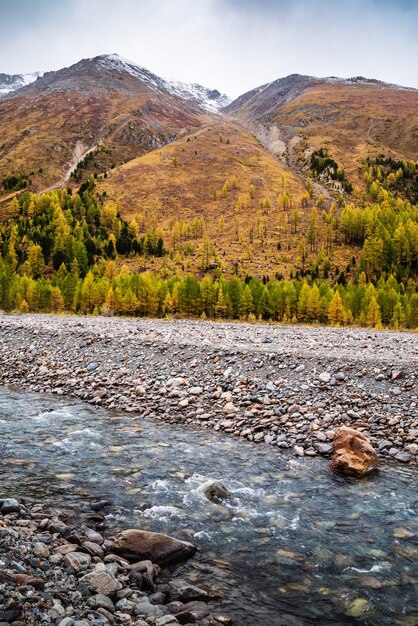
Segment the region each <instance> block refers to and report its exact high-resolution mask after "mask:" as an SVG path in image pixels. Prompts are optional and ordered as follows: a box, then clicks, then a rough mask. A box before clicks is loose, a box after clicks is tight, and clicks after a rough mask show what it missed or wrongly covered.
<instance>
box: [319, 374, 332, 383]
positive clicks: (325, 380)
mask: <svg viewBox="0 0 418 626" xmlns="http://www.w3.org/2000/svg"><path fill="white" fill-rule="evenodd" d="M318 378H319V380H320V381H321V383H329V381H330V380H331V374H328V372H322V373H321V374H319V376H318Z"/></svg>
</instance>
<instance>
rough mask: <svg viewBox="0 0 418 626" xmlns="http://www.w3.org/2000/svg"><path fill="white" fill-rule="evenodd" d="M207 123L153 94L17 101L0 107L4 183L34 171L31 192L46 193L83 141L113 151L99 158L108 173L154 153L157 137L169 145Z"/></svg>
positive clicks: (27, 97)
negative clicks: (12, 175)
mask: <svg viewBox="0 0 418 626" xmlns="http://www.w3.org/2000/svg"><path fill="white" fill-rule="evenodd" d="M204 120H205V116H204V115H201V114H199V113H198V112H197V111H196V109H194V110H192V109H191V108H187V107H182V106H180V105H179V103H178V102H176V101H175V99H174V98H170V97H168V99H167V101H166V102H164V101H161V99H160V100H158V99H157V98H156V97H155V96H154V97H150V95H149V93H138V94H135V95H134V96H132V97H131V98H127V97H126V96H123V95H122V94H120V93H117V92H115V91H108V92H107V93H97V94H96V95H92V94H82V93H78V92H71V93H68V92H61V93H54V94H51V95H42V96H33V95H25V96H20V97H16V98H13V99H11V100H6V101H4V102H2V103H0V131H1V143H0V180H2V179H3V177H4V176H5V175H6V174H7V173H9V172H13V173H18V172H20V171H22V172H24V173H25V174H27V175H28V174H29V172H31V171H34V175H32V176H31V177H30V178H31V180H32V186H31V188H32V189H33V190H35V191H41V190H43V189H45V188H47V187H49V186H50V185H52V184H54V183H56V182H58V181H59V180H61V179H62V177H63V175H64V173H65V172H66V170H67V169H68V166H69V163H70V162H71V159H72V156H73V150H74V148H75V145H76V143H77V142H78V141H81V142H82V143H83V144H84V146H85V147H86V149H87V148H90V147H92V146H94V145H96V144H98V143H99V142H100V141H103V142H105V144H106V146H107V147H108V148H109V149H110V151H109V152H107V153H105V154H101V155H100V160H99V166H100V169H107V168H109V167H110V166H111V165H112V164H120V163H123V162H125V161H126V160H127V159H129V158H133V157H136V156H138V155H139V154H143V153H144V152H146V151H147V150H149V149H150V148H152V139H153V136H156V137H157V141H160V142H161V143H165V141H167V140H168V139H169V137H170V135H173V134H177V133H179V132H180V133H181V132H184V131H185V129H186V128H188V129H190V128H193V127H198V126H200V125H201V124H202V123H203V122H204ZM40 168H42V169H43V172H42V173H40V172H39V169H40ZM99 171H100V170H99ZM3 195H6V194H3Z"/></svg>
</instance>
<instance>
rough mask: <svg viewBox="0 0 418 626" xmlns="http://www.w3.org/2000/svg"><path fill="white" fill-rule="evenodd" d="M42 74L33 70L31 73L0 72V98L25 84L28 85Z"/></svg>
mask: <svg viewBox="0 0 418 626" xmlns="http://www.w3.org/2000/svg"><path fill="white" fill-rule="evenodd" d="M40 76H42V72H34V73H33V74H2V73H0V98H1V97H2V96H5V95H6V94H8V93H10V92H11V91H16V90H17V89H20V88H21V87H25V85H30V83H33V82H34V81H35V80H36V79H37V78H39V77H40Z"/></svg>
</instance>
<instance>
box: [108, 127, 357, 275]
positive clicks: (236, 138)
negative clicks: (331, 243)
mask: <svg viewBox="0 0 418 626" xmlns="http://www.w3.org/2000/svg"><path fill="white" fill-rule="evenodd" d="M220 137H222V138H223V141H222V142H221V141H220ZM227 141H229V143H227ZM174 160H176V161H174ZM175 163H177V165H176V164H175ZM233 177H236V179H237V188H236V189H231V190H230V191H228V192H227V194H226V197H222V194H221V190H222V187H223V185H224V182H225V180H226V179H229V180H230V181H231V180H232V179H233ZM251 183H255V195H254V198H253V199H252V200H251V203H250V206H249V207H248V208H247V209H243V210H241V211H239V210H238V209H237V200H238V198H239V196H245V195H246V194H247V193H248V191H249V189H250V185H251ZM283 184H284V186H283ZM283 189H287V190H289V192H290V193H292V195H293V198H294V200H293V202H294V205H295V206H297V207H298V208H299V210H300V211H301V212H302V219H301V222H300V224H299V227H298V231H297V233H296V234H294V233H292V232H291V227H290V222H288V225H287V226H286V218H288V219H289V217H290V211H283V209H281V208H279V207H278V205H277V196H278V194H279V193H281V192H282V191H283ZM214 190H216V191H217V198H216V199H214V196H213V192H214ZM99 191H100V192H103V191H106V193H107V194H108V196H109V197H110V198H111V199H112V200H115V201H116V202H117V203H118V205H119V206H120V208H121V210H122V214H123V216H124V217H125V218H126V219H128V220H129V219H132V218H134V217H135V218H136V219H137V221H138V223H139V224H142V225H143V228H142V230H143V231H144V230H145V229H146V228H150V227H152V226H153V225H159V226H160V227H162V229H163V232H164V241H165V242H166V244H168V246H170V247H172V245H173V244H172V243H170V231H171V228H172V226H173V223H174V222H175V221H176V220H182V221H187V222H189V223H190V222H191V221H192V220H193V219H194V218H196V217H200V216H201V217H203V219H204V221H205V232H204V237H205V238H207V239H209V240H210V241H211V242H213V243H214V244H215V245H216V250H217V253H218V255H219V259H220V261H221V262H222V266H223V267H224V269H225V270H226V272H227V274H230V273H231V272H232V271H233V265H232V263H233V262H238V263H239V266H238V267H239V274H240V275H241V276H245V275H246V274H251V275H254V274H259V275H261V276H262V275H264V274H269V275H270V277H271V278H272V277H273V276H274V274H275V273H276V272H280V273H283V274H284V275H287V276H288V275H289V273H290V270H291V269H294V266H295V265H300V258H299V252H298V241H297V240H298V239H299V238H300V236H301V235H302V234H303V233H304V232H306V228H307V217H308V214H309V212H310V207H308V208H307V209H303V210H302V209H301V208H300V207H301V204H300V197H301V194H302V193H303V192H304V181H303V179H302V178H301V177H298V176H297V175H295V174H294V173H293V172H291V171H290V170H289V169H287V168H286V167H284V166H283V165H282V164H280V162H279V161H278V160H277V159H276V158H275V157H273V156H271V155H270V154H269V153H267V152H266V151H265V149H264V148H263V147H262V146H261V145H260V144H259V143H258V142H257V140H256V139H255V138H254V137H253V136H252V135H250V134H248V133H246V132H245V131H243V130H242V129H241V128H239V127H238V126H236V125H233V124H230V123H227V122H218V123H214V124H212V125H210V126H207V127H204V128H203V129H201V130H200V131H198V132H197V133H196V134H195V135H190V136H189V138H187V137H185V138H183V139H181V140H178V141H176V142H175V143H173V144H170V145H168V146H166V147H164V148H163V149H159V150H155V151H153V152H151V153H149V154H146V155H144V156H142V157H140V158H137V159H135V160H133V161H130V162H128V163H126V164H125V165H122V166H121V167H119V168H117V169H115V170H113V171H112V172H111V173H110V174H109V177H108V178H107V179H106V180H102V181H100V183H99ZM264 198H269V199H270V201H271V207H270V208H269V209H266V208H261V202H262V200H263V199H264ZM262 220H265V221H266V224H267V239H266V241H265V242H264V243H263V242H262V241H261V238H260V237H258V236H257V221H259V223H260V222H262ZM251 223H252V224H253V227H254V242H253V244H252V245H250V242H249V232H250V227H251ZM237 224H238V231H239V233H238V236H237V234H236V225H237ZM187 241H188V240H187V239H185V240H183V241H181V242H180V245H182V246H184V245H186V244H187ZM279 241H280V243H281V245H282V250H281V251H278V250H277V243H278V242H279ZM191 242H192V244H193V246H194V248H195V254H194V255H193V256H188V257H186V259H185V262H183V261H180V259H177V262H176V259H174V260H171V261H170V260H168V261H167V259H166V261H167V263H168V269H169V271H170V273H171V272H172V271H175V270H176V271H178V270H181V269H184V270H186V271H187V270H191V271H194V272H198V271H199V270H200V267H201V262H202V255H201V252H200V250H201V246H202V240H201V238H197V239H191ZM289 246H290V247H291V249H290V250H288V247H289ZM313 256H316V255H313ZM352 256H353V250H352V249H348V248H344V247H342V246H337V247H336V249H335V251H334V253H333V260H334V261H335V263H336V264H338V265H340V266H341V267H343V265H345V264H346V263H347V262H348V260H349V259H350V258H351V257H352ZM134 263H135V262H134ZM149 263H151V267H153V266H154V267H155V268H158V267H160V266H161V262H160V261H158V260H156V261H152V262H151V261H150V262H149Z"/></svg>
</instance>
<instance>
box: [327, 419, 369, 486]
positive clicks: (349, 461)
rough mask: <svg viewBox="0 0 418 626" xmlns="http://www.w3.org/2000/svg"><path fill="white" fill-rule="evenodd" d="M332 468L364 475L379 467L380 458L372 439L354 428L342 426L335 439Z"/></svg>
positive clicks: (344, 472) (347, 473)
mask: <svg viewBox="0 0 418 626" xmlns="http://www.w3.org/2000/svg"><path fill="white" fill-rule="evenodd" d="M333 450H334V451H333V457H332V469H333V470H334V471H335V472H339V473H341V474H346V475H347V476H364V475H365V474H368V473H370V472H372V471H374V470H376V469H377V466H378V463H379V459H378V457H377V454H376V452H375V451H374V449H373V446H372V445H371V443H370V441H369V440H368V438H367V437H366V435H363V433H361V432H359V431H358V430H354V428H348V427H347V426H341V428H339V429H338V430H337V431H336V433H335V435H334V440H333Z"/></svg>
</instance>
